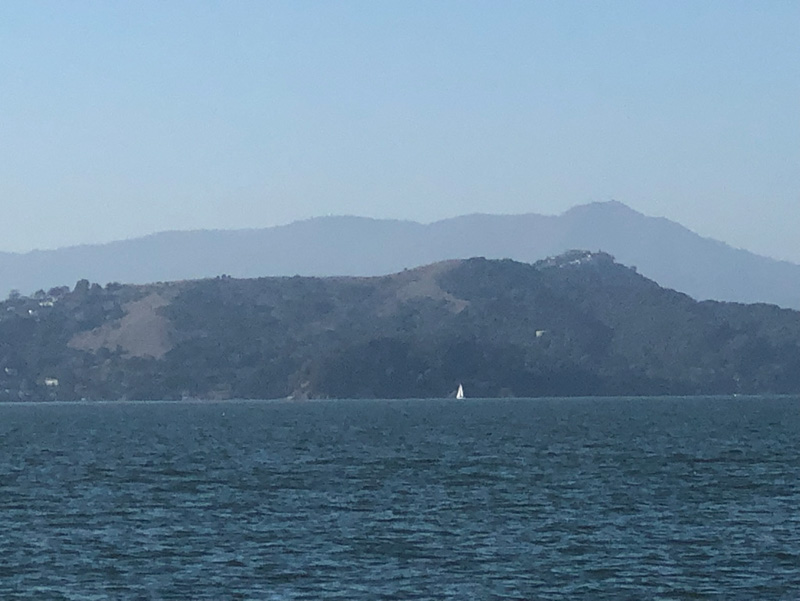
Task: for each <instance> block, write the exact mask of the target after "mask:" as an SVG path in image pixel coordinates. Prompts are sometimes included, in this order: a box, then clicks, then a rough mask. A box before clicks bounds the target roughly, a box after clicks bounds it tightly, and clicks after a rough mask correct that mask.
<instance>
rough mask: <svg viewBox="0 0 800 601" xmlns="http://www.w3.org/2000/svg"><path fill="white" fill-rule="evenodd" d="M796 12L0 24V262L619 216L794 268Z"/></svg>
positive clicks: (448, 5) (81, 12)
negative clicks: (120, 248)
mask: <svg viewBox="0 0 800 601" xmlns="http://www.w3.org/2000/svg"><path fill="white" fill-rule="evenodd" d="M799 40H800V1H797V0H790V1H777V0H767V1H762V2H758V1H754V0H748V1H746V2H738V1H735V0H723V1H719V2H713V1H703V0H691V1H687V2H683V1H678V0H668V1H664V0H658V1H653V2H647V1H635V2H634V1H632V2H621V1H620V2H611V1H608V2H602V1H600V2H569V1H560V0H559V1H554V2H537V1H534V0H525V1H519V2H515V1H502V0H487V1H486V2H473V1H464V0H459V1H457V2H456V1H453V2H448V1H435V2H432V1H430V0H424V1H418V2H415V1H410V0H397V1H395V2H389V1H388V0H387V1H378V2H376V1H374V0H365V1H363V2H348V1H335V2H334V1H329V2H304V1H301V0H287V1H285V2H270V1H267V0H258V1H254V2H245V1H224V2H223V1H220V2H202V1H198V0H191V1H186V2H182V1H176V0H170V1H166V2H165V1H164V0H156V1H149V0H136V1H135V2H129V1H124V2H123V1H120V2H113V1H109V0H100V1H97V2H88V1H75V2H44V1H26V0H18V1H16V2H3V3H2V4H0V56H2V59H0V81H2V82H3V83H2V85H1V86H0V140H2V142H0V223H2V229H1V230H0V231H2V240H0V250H14V251H23V250H29V249H31V248H35V247H38V248H52V247H56V246H64V245H68V244H74V243H81V242H100V241H108V240H112V239H119V238H126V237H133V236H138V235H142V234H146V233H150V232H154V231H159V230H165V229H197V228H239V227H261V226H269V225H277V224H282V223H287V222H289V221H293V220H296V219H300V218H306V217H311V216H317V215H325V214H356V215H367V216H375V217H396V218H406V219H414V220H418V221H431V220H436V219H439V218H443V217H448V216H453V215H459V214H464V213H470V212H487V213H522V212H538V213H548V214H554V213H560V212H562V211H564V210H565V209H567V208H569V207H570V206H573V205H576V204H583V203H586V202H590V201H595V200H608V199H612V198H613V199H616V200H619V201H622V202H624V203H626V204H628V205H629V206H631V207H633V208H634V209H637V210H639V211H641V212H643V213H646V214H649V215H661V216H665V217H668V218H670V219H673V220H676V221H679V222H681V223H683V224H684V225H686V226H688V227H690V228H692V229H694V230H695V231H697V232H699V233H701V234H703V235H706V236H711V237H715V238H718V239H722V240H725V241H727V242H730V243H732V244H734V245H736V246H742V247H746V248H748V249H751V250H754V251H757V252H760V253H763V254H769V255H772V256H777V257H781V258H790V259H792V260H795V261H799V262H800V42H799Z"/></svg>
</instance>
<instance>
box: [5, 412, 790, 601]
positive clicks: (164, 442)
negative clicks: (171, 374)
mask: <svg viewBox="0 0 800 601" xmlns="http://www.w3.org/2000/svg"><path fill="white" fill-rule="evenodd" d="M798 598H800V400H798V399H797V398H788V397H780V398H779V397H758V398H755V397H752V398H741V397H737V398H642V399H630V398H628V399H618V398H591V399H502V400H498V399H483V400H481V399H468V400H463V401H456V400H454V399H453V400H407V401H397V400H395V401H386V400H328V401H309V402H288V401H260V402H259V401H226V402H179V403H177V402H172V403H170V402H163V403H162V402H148V403H135V402H115V403H110V402H109V403H63V404H58V403H48V404H6V405H0V599H3V600H16V599H20V600H22V599H26V600H27V599H36V600H51V599H52V600H106V599H114V600H140V599H141V600H162V599H163V600H167V599H170V600H173V599H174V600H193V599H214V600H226V599H231V600H236V599H241V600H283V599H341V600H345V599H347V600H351V601H356V600H373V599H397V600H415V599H430V600H444V599H453V600H456V599H458V600H462V599H463V600H469V599H476V600H481V599H487V600H492V599H516V600H523V599H525V600H556V599H592V600H606V599H607V600H628V599H630V600H640V599H663V600H667V599H670V600H672V599H674V600H683V599H715V600H716V599H718V600H726V601H727V600H731V599H742V600H754V599H759V600H769V599H787V600H788V599H798Z"/></svg>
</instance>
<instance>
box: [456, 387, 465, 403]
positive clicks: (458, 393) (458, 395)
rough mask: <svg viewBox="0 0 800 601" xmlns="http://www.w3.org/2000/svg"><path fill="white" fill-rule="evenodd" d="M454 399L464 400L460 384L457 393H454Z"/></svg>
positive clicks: (462, 388)
mask: <svg viewBox="0 0 800 601" xmlns="http://www.w3.org/2000/svg"><path fill="white" fill-rule="evenodd" d="M456 398H457V399H463V398H464V387H463V386H462V385H461V384H459V385H458V391H456Z"/></svg>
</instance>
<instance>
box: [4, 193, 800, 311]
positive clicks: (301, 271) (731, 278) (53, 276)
mask: <svg viewBox="0 0 800 601" xmlns="http://www.w3.org/2000/svg"><path fill="white" fill-rule="evenodd" d="M572 248H588V249H593V250H602V251H604V252H608V253H610V254H611V255H613V256H615V257H616V258H617V259H618V260H619V261H620V262H622V263H625V264H628V265H635V266H636V267H637V269H639V270H640V271H641V273H643V274H644V275H646V276H648V277H650V278H652V279H654V280H656V281H657V282H659V283H660V284H662V285H664V286H666V287H669V288H674V289H677V290H681V291H682V292H685V293H687V294H689V295H691V296H692V297H694V298H697V299H701V300H702V299H714V300H727V301H735V302H747V303H751V302H768V303H773V304H777V305H779V306H783V307H792V308H800V265H796V264H794V263H790V262H787V261H778V260H775V259H770V258H767V257H762V256H759V255H756V254H754V253H750V252H748V251H746V250H742V249H736V248H733V247H731V246H729V245H727V244H725V243H724V242H720V241H717V240H713V239H710V238H704V237H702V236H700V235H698V234H696V233H694V232H692V231H691V230H688V229H687V228H685V227H683V226H682V225H680V224H678V223H676V222H673V221H670V220H668V219H666V218H663V217H650V216H646V215H643V214H641V213H639V212H637V211H635V210H633V209H631V208H629V207H628V206H626V205H624V204H623V203H620V202H617V201H608V202H603V203H590V204H587V205H579V206H576V207H572V208H571V209H569V210H567V211H565V212H564V213H562V214H561V215H540V214H537V213H525V214H521V215H490V214H482V213H474V214H469V215H462V216H456V217H451V218H447V219H443V220H439V221H435V222H432V223H429V224H422V223H418V222H414V221H407V220H396V219H376V218H370V217H356V216H328V217H314V218H310V219H306V220H303V221H296V222H293V223H290V224H287V225H283V226H275V227H271V228H249V229H243V230H194V231H171V232H158V233H155V234H150V235H148V236H145V237H141V238H134V239H130V240H122V241H116V242H111V243H107V244H103V245H82V246H76V247H67V248H64V249H57V250H48V251H41V250H39V251H31V252H30V253H24V254H14V253H0V285H3V286H5V287H6V289H12V288H15V289H19V290H22V291H25V292H31V291H33V290H36V289H37V288H43V289H47V288H49V287H52V286H56V285H63V284H71V283H72V282H75V281H77V280H78V279H89V280H92V281H98V282H125V283H135V284H143V283H147V282H153V281H174V280H182V279H197V278H203V277H213V276H215V275H220V274H229V275H233V276H236V277H261V276H273V275H274V276H280V275H308V276H331V275H354V276H359V275H383V274H388V273H393V272H395V271H399V270H402V269H404V268H409V267H413V266H415V265H420V264H426V263H433V262H436V261H440V260H446V259H463V258H467V257H472V256H485V257H487V258H492V259H500V258H511V259H514V260H519V261H523V262H533V261H537V260H541V259H543V258H545V257H547V256H552V255H557V254H560V253H562V252H565V251H567V250H569V249H572Z"/></svg>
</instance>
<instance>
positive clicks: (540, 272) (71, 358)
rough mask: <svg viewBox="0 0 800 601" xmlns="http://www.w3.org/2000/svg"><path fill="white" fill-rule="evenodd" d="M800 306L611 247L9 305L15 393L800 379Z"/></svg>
mask: <svg viewBox="0 0 800 601" xmlns="http://www.w3.org/2000/svg"><path fill="white" fill-rule="evenodd" d="M798 317H800V313H798V312H796V311H792V310H789V309H779V308H778V307H775V306H771V305H764V304H756V305H744V304H740V303H721V302H716V301H705V302H697V301H694V300H692V299H691V298H690V297H688V296H686V295H685V294H680V293H678V292H675V291H673V290H668V289H665V288H662V287H660V286H658V285H657V284H656V283H654V282H653V281H651V280H648V279H646V278H644V277H643V276H641V275H640V274H638V273H636V272H635V271H634V270H632V269H630V268H627V267H625V266H622V265H620V264H618V263H615V262H614V260H613V259H612V258H611V257H610V256H609V255H607V254H605V253H593V252H586V251H573V252H570V253H565V254H564V255H560V256H558V257H555V258H551V259H547V260H544V261H540V262H538V263H536V264H533V265H531V264H527V263H518V262H514V261H510V260H505V261H491V260H486V259H468V260H463V261H446V262H441V263H436V264H433V265H428V266H425V267H420V268H417V269H408V270H405V271H401V272H399V273H397V274H393V275H387V276H381V277H373V278H360V277H335V278H308V277H305V278H304V277H283V278H258V279H234V278H229V277H218V278H213V279H205V280H195V281H183V282H174V283H160V284H150V285H142V286H125V285H114V284H112V285H107V286H105V287H101V286H99V285H97V284H94V285H91V284H89V282H88V281H86V280H83V281H81V282H79V283H78V285H76V286H75V287H74V289H72V290H70V289H69V288H67V287H63V288H60V289H54V290H53V292H52V294H49V293H38V294H34V295H33V296H21V295H20V296H17V295H12V297H11V298H9V299H7V300H5V301H2V302H0V401H14V400H42V399H60V400H70V399H81V398H86V399H106V400H113V399H120V398H128V399H180V398H182V397H194V398H220V399H225V398H279V397H287V396H292V397H294V398H296V399H302V398H314V397H321V398H354V397H362V398H382V397H393V398H398V397H399V398H409V397H443V396H448V395H452V394H453V393H454V392H455V390H456V389H457V388H458V385H459V384H463V386H464V389H465V390H466V393H467V396H475V397H498V396H526V397H529V396H551V395H552V396H574V395H664V394H673V395H674V394H736V393H740V394H754V393H792V394H797V393H799V392H800V319H798Z"/></svg>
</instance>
